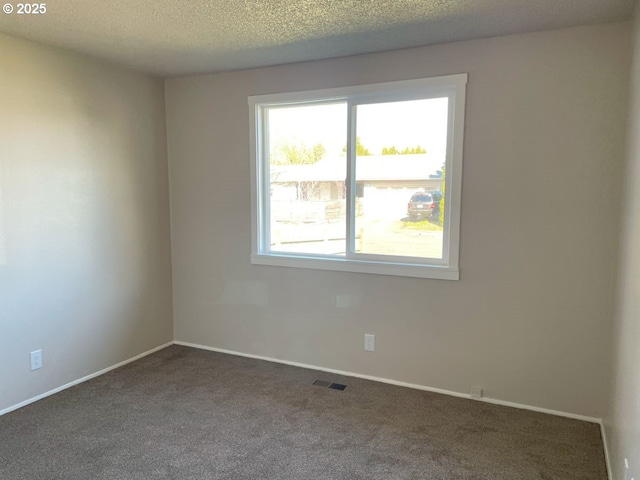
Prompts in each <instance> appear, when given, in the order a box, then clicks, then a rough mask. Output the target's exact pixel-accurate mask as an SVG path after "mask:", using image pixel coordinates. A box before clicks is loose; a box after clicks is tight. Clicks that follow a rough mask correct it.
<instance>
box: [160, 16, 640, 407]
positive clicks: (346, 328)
mask: <svg viewBox="0 0 640 480" xmlns="http://www.w3.org/2000/svg"><path fill="white" fill-rule="evenodd" d="M628 61H629V25H628V24H627V23H620V24H608V25H601V26H593V27H582V28H573V29H565V30H557V31H551V32H543V33H536V34H526V35H517V36H510V37H502V38H494V39H485V40H478V41H471V42H464V43H457V44H448V45H440V46H433V47H424V48H417V49H409V50H402V51H394V52H387V53H379V54H371V55H363V56H357V57H349V58H342V59H334V60H327V61H318V62H309V63H303V64H296V65H288V66H277V67H270V68H264V69H257V70H246V71H239V72H232V73H222V74H215V75H204V76H193V77H186V78H178V79H170V80H167V82H166V100H167V128H168V147H169V160H170V162H169V163H170V166H169V168H170V176H171V187H172V228H173V230H172V235H173V262H174V263H173V268H174V269H173V272H174V317H175V321H174V331H175V338H176V340H179V341H186V342H193V343H198V344H204V345H208V346H214V347H219V348H224V349H229V350H234V351H239V352H244V353H250V354H256V355H264V356H268V357H275V358H278V359H284V360H289V361H296V362H302V363H307V364H312V365H317V366H321V367H327V368H334V369H341V370H346V371H351V372H356V373H360V374H369V375H375V376H379V377H386V378H389V379H394V380H398V381H405V382H410V383H416V384H421V385H426V386H431V387H437V388H442V389H447V390H452V391H456V392H464V393H467V392H469V389H470V387H471V386H472V385H479V386H482V387H483V388H484V389H485V393H486V395H487V396H488V397H492V398H496V399H501V400H505V401H511V402H518V403H522V404H527V405H532V406H536V407H542V408H549V409H554V410H559V411H564V412H570V413H574V414H580V415H586V416H592V417H601V416H602V414H603V408H604V406H605V404H606V397H607V394H606V390H605V387H606V385H607V383H608V378H607V376H608V373H609V366H610V359H611V354H612V351H611V318H612V308H613V305H612V298H613V277H614V265H615V259H616V245H617V239H618V234H617V231H618V213H617V212H618V206H619V194H618V190H619V189H618V184H619V181H620V175H621V165H622V158H623V150H624V148H623V143H624V129H623V128H622V125H623V124H624V121H625V111H626V102H627V80H628ZM460 72H468V73H469V84H468V90H467V98H468V100H467V113H466V118H467V123H466V137H465V159H464V162H465V166H464V175H463V194H462V195H463V203H462V237H461V257H460V262H461V272H462V273H461V275H462V279H461V281H459V282H449V281H438V280H423V279H414V278H400V277H390V276H379V275H364V274H352V273H340V272H326V271H312V270H303V269H293V268H278V267H267V266H256V265H251V264H250V260H249V254H250V249H251V247H250V231H251V229H250V185H249V135H248V132H249V121H250V119H249V116H248V107H247V96H248V95H256V94H267V93H277V92H286V91H294V90H308V89H318V88H329V87H338V86H346V85H355V84H362V83H371V82H383V81H390V80H401V79H410V78H417V77H424V76H432V75H443V74H452V73H460ZM336 295H348V296H350V297H349V298H350V299H351V302H352V304H351V306H349V307H345V308H336V307H335V306H334V305H335V301H334V300H335V297H336ZM365 332H366V333H373V334H375V335H376V351H375V352H374V353H369V352H364V351H363V334H364V333H365Z"/></svg>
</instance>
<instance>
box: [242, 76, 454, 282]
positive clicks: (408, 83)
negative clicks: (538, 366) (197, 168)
mask: <svg viewBox="0 0 640 480" xmlns="http://www.w3.org/2000/svg"><path fill="white" fill-rule="evenodd" d="M466 84H467V74H466V73H462V74H456V75H446V76H441V77H430V78H421V79H415V80H404V81H397V82H387V83H376V84H371V85H358V86H353V87H342V88H331V89H325V90H312V91H305V92H293V93H280V94H271V95H256V96H251V97H249V115H250V120H251V122H250V138H251V144H250V149H251V152H250V153H251V235H252V253H251V263H252V264H257V265H272V266H281V267H297V268H310V269H320V270H337V271H345V272H357V273H374V274H383V275H397V276H405V277H419V278H434V279H443V280H459V278H460V270H459V250H460V206H461V193H462V192H461V190H462V157H463V144H464V113H465V96H466ZM443 97H447V98H449V114H448V128H447V154H446V159H445V165H446V175H445V185H446V188H445V221H444V228H443V255H442V257H443V258H442V259H433V258H418V257H402V256H391V255H373V254H365V253H355V252H354V250H355V248H354V242H355V217H354V218H352V213H353V211H354V208H355V207H354V205H355V164H356V162H355V144H354V141H353V140H354V138H355V125H356V123H355V122H356V119H355V112H356V106H357V105H362V104H371V103H382V102H393V101H403V100H419V99H428V98H443ZM335 102H346V103H347V112H348V113H347V120H348V121H347V123H348V124H347V125H346V126H345V127H346V128H347V172H346V184H347V199H346V202H347V232H346V239H345V242H346V246H347V253H346V254H345V255H344V256H337V255H336V256H333V255H320V254H310V253H287V252H274V251H272V250H271V249H270V242H269V239H270V231H269V230H270V219H269V205H270V204H269V192H270V189H269V187H270V185H269V180H270V179H269V158H268V151H269V145H268V136H267V135H265V132H264V128H265V125H266V122H267V120H266V111H267V109H268V108H269V107H274V106H283V105H296V104H301V105H302V104H313V103H316V104H328V103H335ZM265 152H267V153H265Z"/></svg>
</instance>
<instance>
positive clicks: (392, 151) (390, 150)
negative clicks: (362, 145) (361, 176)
mask: <svg viewBox="0 0 640 480" xmlns="http://www.w3.org/2000/svg"><path fill="white" fill-rule="evenodd" d="M399 153H400V152H399V151H398V149H397V148H396V147H383V148H382V155H398V154H399Z"/></svg>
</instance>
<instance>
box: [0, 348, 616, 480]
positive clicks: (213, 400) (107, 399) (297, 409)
mask: <svg viewBox="0 0 640 480" xmlns="http://www.w3.org/2000/svg"><path fill="white" fill-rule="evenodd" d="M316 379H321V380H328V381H333V382H338V383H342V384H346V385H347V389H346V390H344V391H339V390H332V389H330V388H323V387H319V386H314V385H312V382H313V381H314V380H316ZM0 478H1V479H3V480H18V479H25V480H36V479H61V480H62V479H64V480H73V479H82V480H91V479H109V480H117V479H176V480H178V479H179V480H186V479H193V480H196V479H260V480H262V479H295V480H303V479H309V480H315V479H322V480H331V479H340V480H343V479H363V480H364V479H367V480H376V479H385V480H387V479H434V480H445V479H447V480H449V479H451V480H472V479H473V480H475V479H478V480H479V479H483V480H484V479H509V480H511V479H513V480H517V479H527V480H533V479H543V480H550V479H562V480H571V479H597V480H605V479H606V472H605V466H604V457H603V448H602V441H601V438H600V432H599V428H598V426H597V425H595V424H590V423H585V422H580V421H576V420H570V419H566V418H560V417H555V416H550V415H545V414H540V413H535V412H529V411H524V410H517V409H512V408H507V407H500V406H495V405H489V404H486V403H481V402H476V401H472V400H465V399H459V398H453V397H449V396H445V395H439V394H434V393H428V392H421V391H417V390H411V389H407V388H401V387H395V386H390V385H385V384H380V383H376V382H370V381H366V380H360V379H356V378H351V377H340V376H336V375H331V374H326V373H322V372H316V371H313V370H306V369H302V368H295V367H289V366H285V365H278V364H273V363H268V362H263V361H259V360H251V359H246V358H241V357H234V356H229V355H223V354H218V353H212V352H206V351H200V350H195V349H190V348H185V347H178V346H172V347H169V348H167V349H164V350H162V351H160V352H157V353H155V354H153V355H150V356H148V357H146V358H143V359H141V360H139V361H137V362H135V363H132V364H129V365H127V366H125V367H122V368H120V369H118V370H115V371H113V372H110V373H108V374H106V375H103V376H101V377H98V378H96V379H93V380H91V381H89V382H86V383H84V384H81V385H78V386H76V387H73V388H71V389H68V390H66V391H64V392H61V393H59V394H57V395H54V396H51V397H49V398H47V399H45V400H42V401H40V402H37V403H35V404H32V405H30V406H28V407H25V408H22V409H20V410H17V411H15V412H12V413H9V414H7V415H5V416H3V417H0Z"/></svg>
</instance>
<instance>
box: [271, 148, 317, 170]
mask: <svg viewBox="0 0 640 480" xmlns="http://www.w3.org/2000/svg"><path fill="white" fill-rule="evenodd" d="M325 152H326V150H325V148H324V145H322V144H321V143H318V144H316V145H314V146H313V147H311V148H309V147H307V146H306V145H305V144H304V143H299V144H294V143H283V144H281V145H279V146H276V147H275V148H273V149H272V151H271V163H279V164H285V165H308V164H311V163H316V162H319V161H320V160H322V158H323V157H324V155H325Z"/></svg>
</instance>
